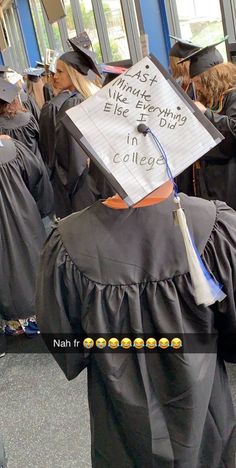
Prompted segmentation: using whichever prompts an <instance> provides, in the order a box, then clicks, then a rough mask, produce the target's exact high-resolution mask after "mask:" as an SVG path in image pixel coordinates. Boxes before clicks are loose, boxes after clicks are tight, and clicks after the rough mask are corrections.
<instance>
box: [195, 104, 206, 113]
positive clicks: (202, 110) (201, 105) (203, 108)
mask: <svg viewBox="0 0 236 468" xmlns="http://www.w3.org/2000/svg"><path fill="white" fill-rule="evenodd" d="M194 104H195V106H197V107H198V109H199V110H200V111H201V112H202V113H203V114H204V112H206V107H205V106H204V105H203V104H202V103H201V102H200V101H194Z"/></svg>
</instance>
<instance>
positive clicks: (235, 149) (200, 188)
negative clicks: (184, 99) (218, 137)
mask: <svg viewBox="0 0 236 468" xmlns="http://www.w3.org/2000/svg"><path fill="white" fill-rule="evenodd" d="M205 116H206V117H207V118H208V119H209V120H210V121H211V122H212V124H213V125H214V126H215V127H216V128H217V130H219V131H220V132H221V133H222V135H223V136H224V140H223V141H222V142H221V143H220V144H219V145H217V146H215V148H213V149H212V150H210V151H208V153H206V154H205V155H204V156H203V157H202V158H201V159H200V160H199V161H198V162H197V163H195V164H194V165H193V166H192V167H191V168H188V169H186V171H184V172H183V173H182V174H180V175H179V176H178V177H177V184H178V188H179V190H180V191H181V192H184V193H187V194H188V195H193V194H194V195H196V196H198V197H202V198H205V199H208V200H223V201H224V202H226V203H227V204H228V205H229V206H231V207H232V208H234V209H236V183H235V181H236V91H232V92H230V93H229V94H226V96H225V99H224V103H223V108H222V111H221V112H220V113H219V114H218V113H216V112H213V111H211V110H210V109H207V110H206V112H205Z"/></svg>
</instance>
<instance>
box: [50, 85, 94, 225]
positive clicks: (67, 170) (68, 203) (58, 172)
mask: <svg viewBox="0 0 236 468" xmlns="http://www.w3.org/2000/svg"><path fill="white" fill-rule="evenodd" d="M83 100H84V99H83V97H82V96H81V94H79V93H74V94H72V95H71V96H70V97H69V98H68V99H67V100H66V101H65V102H64V104H63V105H62V106H61V108H60V110H59V112H58V114H57V116H56V148H55V157H54V161H53V162H52V164H51V165H50V166H49V167H50V169H51V171H52V185H53V189H54V196H55V210H56V215H57V216H59V217H60V218H63V217H65V216H67V215H69V214H70V213H72V212H73V211H77V210H81V209H83V208H85V207H86V206H89V205H90V204H91V198H90V196H89V193H88V199H87V197H85V200H83V201H82V202H81V200H80V196H79V190H80V188H81V187H82V185H83V183H84V179H85V178H86V176H87V172H88V166H87V161H88V157H87V155H86V154H85V152H84V151H83V150H82V148H81V147H80V146H79V145H78V143H77V142H76V141H75V139H74V138H73V137H72V135H71V134H70V133H69V132H68V130H67V129H66V128H65V126H64V125H63V117H64V116H65V112H66V111H67V110H68V109H70V108H71V107H74V106H76V105H78V104H80V103H81V102H82V101H83Z"/></svg>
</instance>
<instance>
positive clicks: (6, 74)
mask: <svg viewBox="0 0 236 468" xmlns="http://www.w3.org/2000/svg"><path fill="white" fill-rule="evenodd" d="M0 77H1V78H3V79H6V80H7V81H9V83H11V84H15V85H17V86H18V87H19V97H20V101H21V103H22V105H23V106H24V108H25V109H26V110H28V111H29V112H31V114H32V115H33V116H34V118H35V119H36V121H37V122H38V120H39V114H40V110H39V108H38V106H37V104H36V103H35V101H34V99H33V98H31V96H29V95H28V94H27V93H26V92H25V91H24V89H23V86H22V83H23V76H21V75H20V74H19V73H17V72H15V71H14V70H12V69H10V68H8V67H3V66H2V67H0Z"/></svg>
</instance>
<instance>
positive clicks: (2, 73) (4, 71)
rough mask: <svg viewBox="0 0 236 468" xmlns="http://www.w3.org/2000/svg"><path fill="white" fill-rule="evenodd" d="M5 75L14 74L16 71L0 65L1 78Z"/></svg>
mask: <svg viewBox="0 0 236 468" xmlns="http://www.w3.org/2000/svg"><path fill="white" fill-rule="evenodd" d="M5 73H14V70H12V69H11V68H9V67H7V66H6V65H0V76H1V75H4V74H5Z"/></svg>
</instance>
